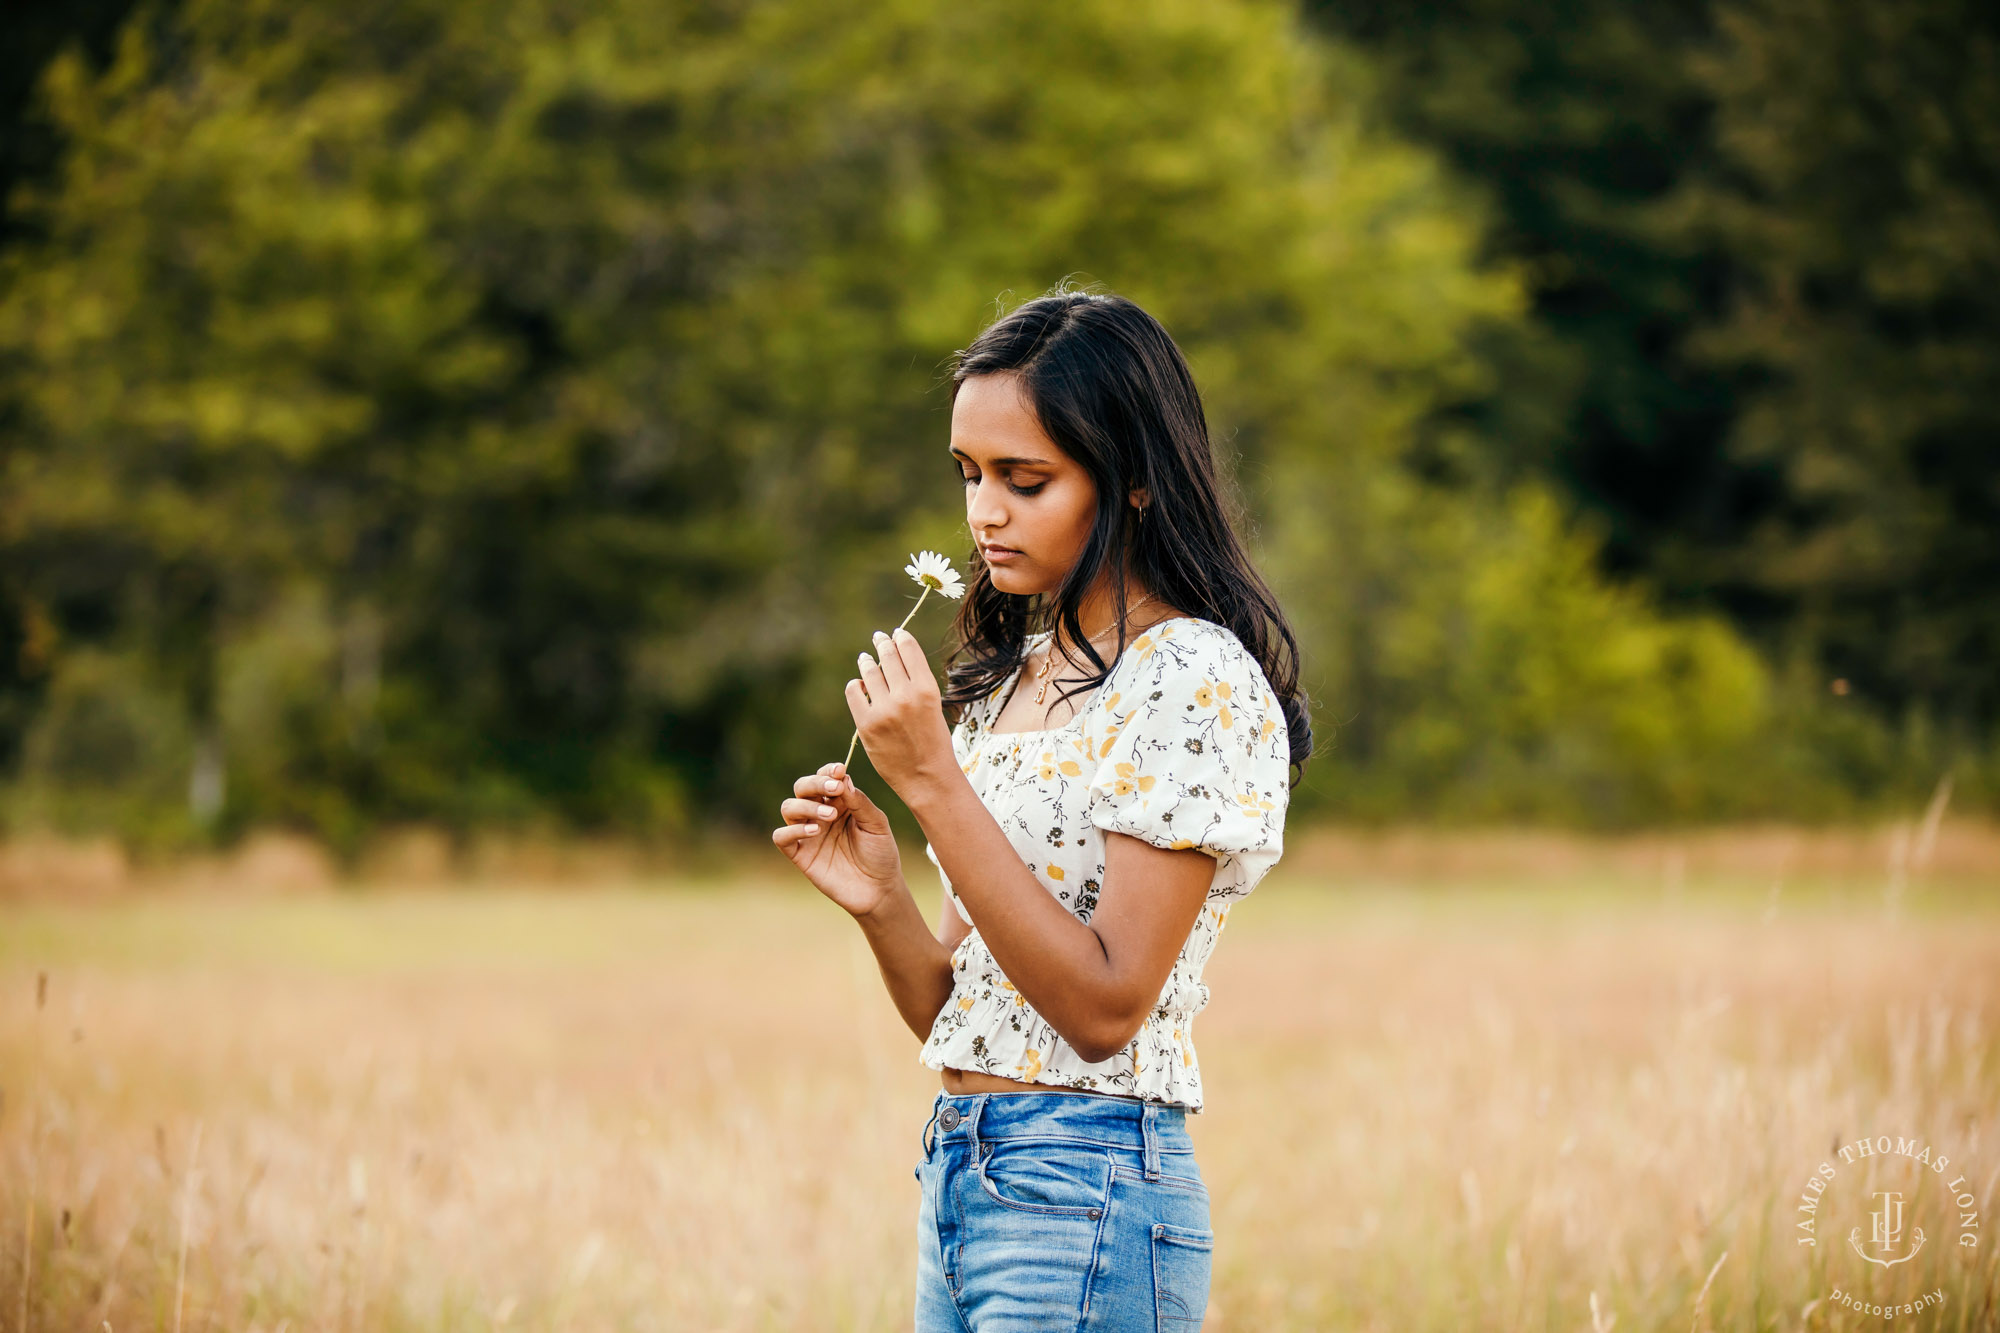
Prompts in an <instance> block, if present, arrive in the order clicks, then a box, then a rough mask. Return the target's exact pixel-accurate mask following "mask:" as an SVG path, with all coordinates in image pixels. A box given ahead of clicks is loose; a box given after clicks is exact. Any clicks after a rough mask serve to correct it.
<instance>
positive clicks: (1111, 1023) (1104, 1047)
mask: <svg viewBox="0 0 2000 1333" xmlns="http://www.w3.org/2000/svg"><path fill="white" fill-rule="evenodd" d="M1145 1025H1146V1011H1145V1010H1144V1009H1140V1010H1137V1011H1123V1010H1121V1011H1119V1012H1118V1013H1117V1015H1116V1016H1115V1017H1114V1018H1109V1019H1106V1020H1105V1021H1104V1022H1102V1023H1099V1024H1098V1025H1097V1026H1096V1027H1095V1029H1094V1030H1093V1031H1091V1032H1089V1033H1079V1034H1078V1036H1079V1037H1080V1038H1081V1040H1078V1041H1072V1042H1071V1043H1070V1046H1071V1047H1072V1048H1073V1049H1074V1050H1075V1051H1076V1053H1077V1055H1078V1056H1079V1057H1080V1058H1081V1059H1083V1060H1084V1061H1085V1062H1086V1063H1088V1064H1097V1063H1099V1062H1101V1061H1104V1060H1109V1059H1110V1058H1111V1057H1112V1056H1114V1055H1116V1054H1118V1053H1119V1052H1120V1051H1122V1050H1124V1049H1125V1048H1126V1047H1127V1046H1130V1045H1131V1044H1132V1038H1134V1037H1136V1036H1138V1035H1139V1029H1140V1028H1142V1027H1144V1026H1145Z"/></svg>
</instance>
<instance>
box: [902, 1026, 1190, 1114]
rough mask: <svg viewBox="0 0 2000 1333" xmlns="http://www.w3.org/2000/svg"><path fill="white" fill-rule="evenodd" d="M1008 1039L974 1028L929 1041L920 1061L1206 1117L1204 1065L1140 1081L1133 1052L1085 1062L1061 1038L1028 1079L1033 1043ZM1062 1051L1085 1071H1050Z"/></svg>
mask: <svg viewBox="0 0 2000 1333" xmlns="http://www.w3.org/2000/svg"><path fill="white" fill-rule="evenodd" d="M1005 1035H1007V1036H1008V1037H1010V1038H1015V1040H1011V1041H1008V1042H1005V1043H998V1042H996V1040H995V1034H993V1033H990V1032H987V1033H975V1032H973V1031H972V1030H970V1029H969V1028H961V1029H960V1030H958V1031H957V1032H956V1033H954V1034H953V1038H952V1039H951V1040H948V1041H945V1042H938V1041H935V1040H931V1041H926V1042H925V1043H924V1045H923V1049H922V1050H921V1051H919V1052H918V1054H917V1060H918V1063H920V1064H922V1065H923V1066H924V1067H925V1068H928V1069H934V1070H938V1071H940V1072H942V1071H943V1070H946V1069H960V1070H965V1071H967V1072H970V1073H989V1074H994V1075H997V1076H999V1077H1002V1078H1012V1079H1020V1081H1021V1082H1023V1083H1035V1084H1040V1085H1043V1086H1046V1087H1054V1088H1075V1089H1080V1090H1082V1091H1087V1092H1115V1093H1122V1094H1123V1095H1125V1096H1127V1097H1140V1098H1143V1099H1145V1100H1147V1101H1155V1102H1161V1103H1164V1104H1166V1105H1169V1106H1179V1107H1182V1108H1184V1109H1185V1110H1186V1111H1187V1112H1188V1113H1189V1114H1190V1115H1199V1114H1200V1113H1201V1082H1200V1073H1199V1071H1200V1064H1199V1062H1197V1063H1195V1064H1193V1065H1184V1066H1182V1069H1180V1070H1175V1069H1174V1068H1173V1067H1172V1065H1171V1063H1170V1062H1163V1063H1167V1066H1168V1071H1169V1073H1170V1074H1173V1073H1180V1074H1181V1075H1182V1076H1181V1077H1179V1078H1173V1077H1169V1078H1166V1079H1164V1080H1156V1079H1152V1078H1147V1077H1145V1074H1144V1072H1143V1071H1142V1073H1141V1074H1140V1076H1139V1077H1138V1078H1135V1077H1134V1076H1133V1073H1132V1057H1131V1054H1130V1053H1129V1052H1127V1051H1120V1052H1119V1053H1118V1054H1117V1055H1114V1056H1112V1057H1111V1058H1110V1059H1108V1060H1100V1061H1098V1062H1097V1063H1096V1064H1084V1063H1083V1062H1082V1061H1081V1060H1079V1059H1077V1057H1076V1055H1075V1053H1074V1051H1073V1050H1072V1049H1071V1047H1070V1046H1069V1045H1068V1044H1067V1043H1064V1042H1062V1041H1061V1040H1060V1039H1058V1040H1057V1043H1056V1047H1055V1051H1052V1052H1049V1053H1048V1054H1049V1056H1050V1059H1048V1060H1045V1061H1044V1062H1042V1064H1041V1066H1040V1068H1038V1069H1037V1070H1036V1071H1035V1075H1034V1077H1033V1078H1025V1079H1024V1078H1021V1074H1020V1071H1021V1070H1022V1068H1023V1067H1024V1066H1025V1065H1026V1064H1027V1063H1028V1061H1027V1054H1028V1049H1029V1047H1028V1043H1027V1042H1026V1041H1025V1040H1022V1039H1020V1038H1019V1034H1016V1033H1015V1032H1013V1031H1012V1030H1011V1029H1009V1030H1008V1031H1007V1033H1006V1034H1005ZM1145 1035H1146V1033H1145V1029H1141V1031H1140V1039H1143V1038H1144V1037H1145ZM975 1036H983V1037H985V1039H986V1049H985V1054H984V1055H983V1056H982V1055H980V1054H979V1053H977V1052H975V1051H974V1050H973V1049H972V1039H973V1038H974V1037H975ZM1058 1051H1059V1052H1061V1053H1062V1054H1063V1055H1067V1056H1068V1057H1069V1058H1068V1060H1066V1061H1062V1062H1061V1063H1066V1064H1070V1065H1082V1068H1081V1069H1076V1070H1072V1069H1064V1068H1060V1067H1057V1068H1050V1067H1049V1065H1050V1064H1051V1063H1054V1062H1055V1061H1056V1059H1057V1058H1058V1057H1057V1056H1056V1052H1058ZM1190 1075H1192V1076H1191V1077H1190Z"/></svg>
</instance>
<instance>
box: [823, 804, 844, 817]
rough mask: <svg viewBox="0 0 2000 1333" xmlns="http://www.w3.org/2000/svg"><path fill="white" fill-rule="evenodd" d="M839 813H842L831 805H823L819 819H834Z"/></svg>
mask: <svg viewBox="0 0 2000 1333" xmlns="http://www.w3.org/2000/svg"><path fill="white" fill-rule="evenodd" d="M839 813H840V812H839V811H838V810H836V809H834V808H833V807H832V806H830V805H823V806H821V807H820V808H819V817H820V818H821V819H832V818H833V817H834V816H835V815H837V814H839Z"/></svg>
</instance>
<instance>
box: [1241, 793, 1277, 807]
mask: <svg viewBox="0 0 2000 1333" xmlns="http://www.w3.org/2000/svg"><path fill="white" fill-rule="evenodd" d="M1236 804H1238V805H1240V806H1242V807H1243V808H1244V809H1245V810H1269V809H1272V808H1273V807H1272V804H1271V801H1270V798H1269V797H1266V796H1260V795H1258V794H1257V793H1256V792H1254V791H1249V792H1238V793H1236Z"/></svg>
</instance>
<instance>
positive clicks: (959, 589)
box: [903, 551, 965, 601]
mask: <svg viewBox="0 0 2000 1333" xmlns="http://www.w3.org/2000/svg"><path fill="white" fill-rule="evenodd" d="M903 572H904V573H905V574H908V575H909V576H910V577H911V578H913V579H915V580H916V581H917V582H918V583H920V584H922V585H923V586H924V587H925V588H927V589H929V590H931V591H933V592H941V593H943V594H944V595H945V596H947V597H949V598H951V599H952V600H954V601H956V600H957V599H958V598H960V597H963V596H965V584H964V582H963V581H962V580H960V578H959V577H958V571H957V570H955V569H953V568H952V567H951V561H949V560H947V559H946V558H945V557H943V556H941V555H939V554H938V553H937V552H936V551H919V552H917V553H916V554H915V555H913V556H911V557H910V563H909V564H907V565H904V566H903Z"/></svg>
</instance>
